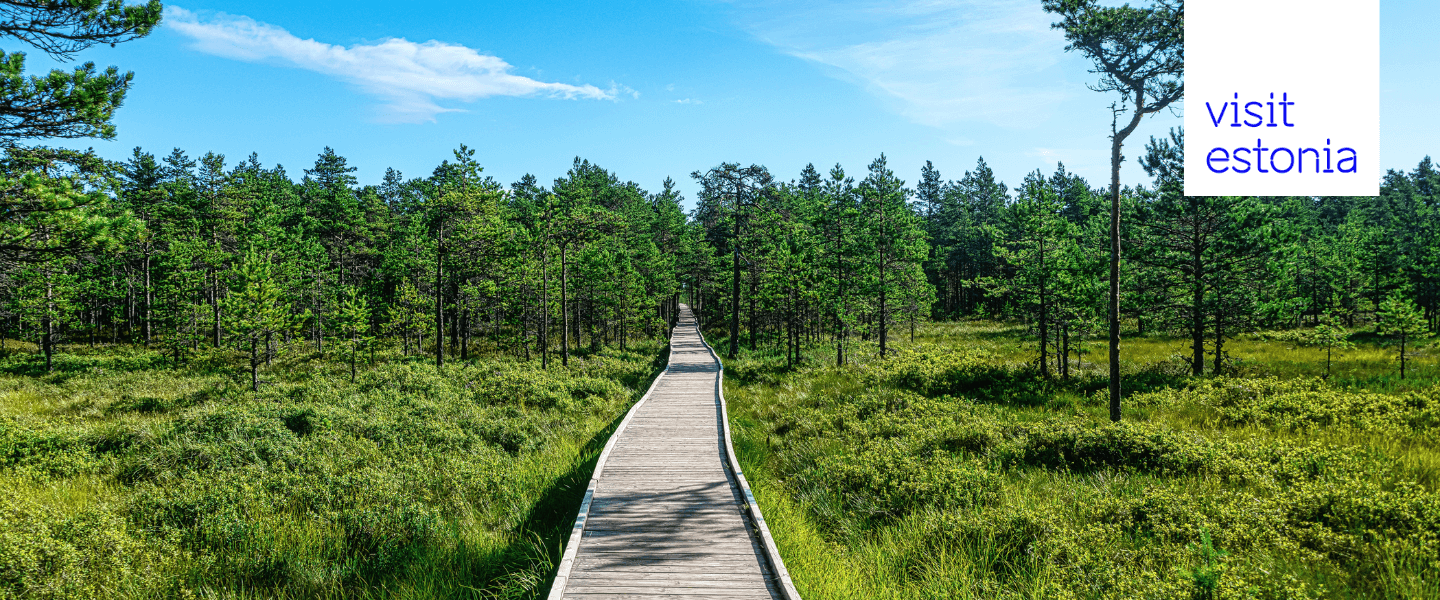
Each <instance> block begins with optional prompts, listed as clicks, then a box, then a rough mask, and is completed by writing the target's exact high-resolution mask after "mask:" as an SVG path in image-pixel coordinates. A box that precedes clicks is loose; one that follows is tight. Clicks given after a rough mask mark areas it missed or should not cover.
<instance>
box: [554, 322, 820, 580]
mask: <svg viewBox="0 0 1440 600" xmlns="http://www.w3.org/2000/svg"><path fill="white" fill-rule="evenodd" d="M721 377H722V369H721V364H720V360H719V358H718V357H717V356H716V355H715V353H714V352H713V351H712V350H711V348H710V347H709V346H707V345H706V344H705V342H704V341H703V340H702V339H701V338H700V330H699V328H698V327H697V326H696V323H695V318H694V315H693V314H692V313H691V312H690V308H689V307H688V306H683V305H682V306H681V308H680V320H679V322H678V323H677V324H676V326H675V330H674V332H673V334H672V335H671V338H670V364H669V366H667V367H666V369H665V372H663V373H661V374H660V376H659V377H657V378H655V382H654V383H652V384H651V386H650V390H649V391H648V392H646V393H645V396H644V397H642V398H641V399H640V401H639V402H637V403H636V404H635V406H634V407H632V408H631V409H630V412H629V413H627V414H626V415H625V418H624V420H622V421H621V423H620V426H619V427H618V428H616V430H615V434H614V435H612V436H611V437H610V441H609V442H608V443H606V445H605V449H604V450H603V451H602V452H601V453H600V458H599V460H598V461H597V462H596V464H595V474H594V476H593V477H592V478H591V479H590V486H589V488H588V489H587V490H586V491H585V499H584V501H583V502H582V503H581V506H580V512H579V514H578V515H577V516H576V518H575V528H574V529H573V530H572V531H571V534H570V540H569V542H567V543H566V545H565V554H564V556H563V557H562V559H561V561H560V568H559V570H558V572H557V573H556V576H555V582H554V584H553V586H552V588H551V591H550V600H560V599H562V598H573V599H587V600H602V599H603V600H612V599H620V598H636V599H641V598H643V599H651V598H685V599H692V600H693V599H698V598H776V599H780V600H799V598H800V596H799V594H797V593H796V592H795V588H794V586H793V585H792V584H791V583H790V576H789V575H788V574H787V573H786V571H785V565H784V563H783V562H782V561H781V560H780V554H779V553H778V552H776V550H775V542H774V540H772V539H771V538H770V532H769V529H768V528H767V527H766V525H765V519H764V518H763V517H762V516H761V514H760V508H759V507H758V506H756V504H755V500H754V497H753V495H752V494H751V493H750V487H749V484H748V483H746V481H745V476H744V474H743V473H742V472H741V470H740V466H739V464H738V463H737V462H736V460H735V453H734V451H733V450H732V447H731V444H730V428H729V426H728V425H727V422H726V418H725V417H726V412H725V399H724V395H723V390H722V388H721Z"/></svg>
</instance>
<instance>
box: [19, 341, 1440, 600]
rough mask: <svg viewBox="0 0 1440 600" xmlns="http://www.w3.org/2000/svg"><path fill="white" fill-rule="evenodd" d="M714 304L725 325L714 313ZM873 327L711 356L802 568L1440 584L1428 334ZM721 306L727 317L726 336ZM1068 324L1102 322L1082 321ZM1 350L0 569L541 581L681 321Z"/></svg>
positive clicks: (265, 589)
mask: <svg viewBox="0 0 1440 600" xmlns="http://www.w3.org/2000/svg"><path fill="white" fill-rule="evenodd" d="M719 333H720V332H715V331H712V332H710V334H709V335H708V336H707V337H709V338H710V341H711V342H712V343H718V344H720V347H723V344H724V343H725V341H726V340H725V338H724V337H723V334H719ZM916 333H917V335H916V339H915V341H914V342H913V343H912V342H910V341H909V340H908V335H897V336H894V337H893V338H892V344H893V345H892V351H893V352H894V353H895V354H894V355H893V356H891V357H889V358H887V359H883V360H882V359H879V358H878V357H876V356H875V352H874V350H875V349H874V347H873V342H852V343H851V344H850V348H849V352H850V356H851V359H852V361H853V362H852V363H851V364H849V365H847V366H845V367H835V366H833V362H834V356H833V348H832V347H829V346H826V345H816V346H811V347H809V348H808V349H807V351H806V353H805V360H804V362H803V363H802V364H800V365H797V366H791V367H787V366H786V363H785V359H784V357H783V353H782V352H780V351H779V350H774V351H767V350H766V348H765V347H763V346H762V347H761V348H760V349H759V350H757V351H753V352H752V351H749V350H748V349H747V348H748V345H747V344H742V345H741V356H740V357H739V358H738V359H736V360H732V361H727V363H726V380H725V385H726V388H725V391H726V397H727V400H728V402H729V403H730V410H731V412H730V414H731V420H732V427H734V433H735V435H736V438H735V442H736V449H737V451H738V452H739V454H740V457H741V460H742V463H743V465H744V468H745V469H746V472H747V475H748V476H749V478H750V479H751V482H752V485H754V486H755V490H756V493H757V495H758V498H759V500H760V502H761V506H762V507H763V509H764V510H765V511H766V518H767V520H768V521H769V522H770V525H771V528H772V531H773V532H774V534H775V536H776V539H777V542H778V544H779V546H780V548H781V552H782V554H783V556H784V559H785V561H786V563H787V566H788V568H789V570H790V572H791V574H792V576H793V577H794V579H795V582H796V585H797V587H798V589H799V590H800V592H801V593H802V594H803V595H804V596H805V597H806V598H817V599H824V598H1434V597H1437V596H1440V587H1437V586H1440V564H1437V548H1440V494H1437V484H1440V453H1437V452H1436V447H1437V443H1440V438H1437V434H1436V432H1437V430H1440V351H1437V350H1440V349H1437V348H1436V346H1435V345H1434V343H1433V342H1431V341H1429V340H1426V341H1422V342H1421V343H1420V345H1419V348H1418V349H1417V350H1416V354H1415V355H1414V356H1413V358H1411V363H1410V368H1409V371H1408V373H1407V377H1406V379H1404V380H1401V379H1399V377H1398V374H1397V369H1396V361H1395V349H1394V348H1393V347H1392V345H1389V344H1385V343H1383V342H1381V341H1379V340H1378V339H1370V338H1367V337H1366V334H1365V333H1364V332H1363V331H1362V332H1360V333H1356V334H1354V336H1353V337H1354V338H1355V339H1356V340H1357V343H1356V345H1355V347H1354V348H1352V349H1348V350H1343V351H1336V352H1335V353H1334V358H1333V365H1332V375H1331V376H1330V378H1329V379H1328V380H1325V379H1322V377H1321V376H1322V375H1323V374H1324V354H1323V350H1321V349H1318V348H1316V347H1313V346H1308V345H1305V344H1303V343H1301V342H1300V341H1297V340H1302V339H1303V336H1301V335H1300V334H1297V333H1296V332H1279V333H1260V334H1254V335H1247V336H1242V337H1240V338H1238V339H1236V340H1234V341H1233V342H1232V343H1231V353H1232V355H1231V359H1232V360H1231V362H1232V364H1233V365H1234V367H1233V369H1234V371H1235V372H1234V373H1233V375H1232V376H1227V377H1212V376H1209V375H1207V376H1204V377H1199V378H1196V377H1192V376H1191V375H1189V371H1188V368H1189V365H1188V363H1185V362H1184V361H1183V357H1182V356H1180V355H1181V354H1183V353H1184V352H1185V350H1186V346H1185V344H1186V343H1187V342H1186V341H1185V340H1179V339H1172V338H1165V337H1131V338H1127V340H1126V342H1125V346H1124V348H1125V351H1126V354H1125V355H1124V358H1125V362H1124V363H1122V366H1123V367H1124V373H1125V388H1126V398H1125V419H1124V421H1122V422H1121V423H1119V424H1113V423H1111V422H1110V421H1109V419H1108V416H1107V413H1106V406H1105V401H1104V394H1105V379H1104V367H1105V365H1104V364H1103V363H1100V364H1097V363H1095V362H1092V360H1095V359H1103V357H1104V352H1103V347H1102V346H1101V345H1100V343H1098V342H1089V344H1091V345H1093V346H1094V351H1093V352H1090V353H1088V354H1085V353H1082V354H1080V356H1081V360H1079V361H1074V360H1072V364H1071V372H1070V377H1069V378H1068V379H1066V378H1062V377H1060V376H1058V375H1056V376H1052V378H1051V379H1049V380H1046V379H1044V378H1041V377H1040V376H1039V374H1038V372H1036V371H1035V369H1034V364H1033V362H1032V361H1033V358H1034V356H1033V355H1034V346H1035V343H1034V340H1033V336H1031V335H1030V333H1029V332H1028V330H1027V329H1026V327H1025V326H1022V325H1013V324H1003V323H996V322H990V321H959V322H948V323H930V324H921V325H920V326H919V327H918V329H917V332H916ZM717 334H719V335H717ZM1082 349H1083V347H1082ZM63 350H64V352H62V353H60V354H58V355H57V358H56V362H55V365H54V370H53V372H52V373H49V374H46V373H45V371H44V366H43V358H42V357H40V356H38V355H37V354H36V353H35V351H34V349H33V347H27V346H25V345H24V344H21V343H18V342H15V341H13V340H12V341H10V342H8V343H7V351H6V352H7V354H6V356H5V357H4V359H3V361H0V411H3V412H0V460H3V472H0V500H3V504H0V508H3V512H0V519H3V520H4V523H3V524H4V526H3V527H0V597H7V598H12V597H13V598H97V597H107V598H341V597H346V598H351V597H355V598H433V597H445V598H535V597H543V594H544V593H545V592H547V591H548V586H549V583H550V578H551V577H552V576H553V573H554V567H555V564H556V562H557V560H558V557H559V554H560V551H561V548H562V547H563V543H564V535H565V533H566V532H568V529H569V525H570V522H571V520H572V519H573V518H574V510H575V507H576V506H577V505H578V503H579V498H580V495H581V494H582V493H583V490H584V485H585V482H586V481H587V480H588V479H589V476H590V472H591V470H592V469H593V467H594V460H595V457H596V456H597V455H598V452H599V450H600V449H601V447H603V445H604V442H605V440H606V439H607V436H608V435H609V433H610V431H611V430H612V428H613V427H614V425H615V424H616V423H617V421H618V418H619V417H620V416H621V415H623V413H624V411H625V410H626V409H627V408H628V407H629V406H630V404H631V403H632V402H633V401H634V400H636V399H637V398H638V396H639V394H640V393H641V391H643V390H644V388H645V387H646V386H647V385H648V383H649V381H650V379H651V378H652V377H653V376H655V375H656V374H657V373H658V372H659V370H661V369H663V365H664V356H665V347H664V346H663V345H661V344H659V343H658V342H650V343H645V344H641V345H639V346H635V347H632V348H630V349H629V350H627V351H619V350H616V349H606V350H601V351H599V352H596V353H593V354H592V353H581V354H580V355H577V356H575V357H572V358H573V360H572V362H571V365H570V366H569V367H561V366H559V365H552V366H551V368H550V370H542V369H540V366H539V364H538V361H532V362H525V361H521V360H517V359H513V358H506V357H499V356H485V357H481V358H477V359H474V360H472V361H470V362H462V363H459V364H453V365H449V366H446V367H443V368H442V369H441V370H439V371H437V370H436V368H435V366H434V365H433V364H431V363H430V362H428V358H426V357H405V356H402V355H401V353H400V352H398V351H381V352H379V354H378V356H377V357H376V358H375V360H374V362H373V363H369V361H365V360H362V361H361V363H360V368H359V372H358V375H357V376H356V378H355V380H354V381H353V382H352V381H351V380H350V373H349V364H348V363H346V362H345V361H343V360H336V359H334V358H333V357H332V358H331V359H325V358H322V357H321V356H320V355H317V354H314V353H308V354H307V353H304V352H295V353H291V356H290V357H288V358H285V359H282V361H281V362H279V363H277V364H275V365H273V366H272V367H271V368H270V369H269V370H268V371H266V373H268V375H267V378H266V379H265V380H264V381H263V384H264V385H262V386H261V389H260V391H259V392H251V391H250V390H249V383H250V381H249V379H248V372H247V371H246V370H245V369H243V368H240V369H237V368H236V367H235V366H234V365H235V360H234V359H235V357H234V356H229V355H226V354H224V353H222V352H220V351H216V352H214V353H209V354H204V353H202V354H200V355H197V356H194V357H192V359H191V360H189V361H186V362H185V363H184V364H174V363H173V362H172V361H171V360H170V359H169V358H167V357H165V356H162V355H160V354H157V353H155V352H151V351H146V350H143V349H141V348H136V347H129V346H99V347H95V348H90V347H87V346H74V347H64V348H63Z"/></svg>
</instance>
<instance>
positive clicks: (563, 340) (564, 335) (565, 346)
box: [560, 244, 570, 367]
mask: <svg viewBox="0 0 1440 600" xmlns="http://www.w3.org/2000/svg"><path fill="white" fill-rule="evenodd" d="M565 250H566V248H565V244H561V245H560V317H561V319H562V321H563V322H562V323H561V324H560V325H561V326H560V347H561V349H562V351H561V353H560V364H561V366H566V367H568V366H570V312H569V311H568V310H566V306H565V304H566V302H567V300H568V299H567V298H566V285H567V284H568V283H569V281H568V278H567V277H566V268H565V267H566V264H565V259H566V256H565Z"/></svg>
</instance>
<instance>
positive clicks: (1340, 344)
mask: <svg viewBox="0 0 1440 600" xmlns="http://www.w3.org/2000/svg"><path fill="white" fill-rule="evenodd" d="M1336 304H1338V303H1336ZM1342 314H1343V311H1342V310H1340V309H1337V308H1332V309H1330V310H1328V311H1326V312H1325V314H1324V315H1323V316H1321V317H1320V323H1319V324H1318V325H1316V326H1315V330H1314V331H1312V332H1311V333H1310V339H1309V341H1310V343H1311V344H1314V345H1316V346H1320V347H1322V348H1325V379H1329V378H1330V362H1331V360H1330V359H1331V356H1332V355H1333V353H1334V352H1335V350H1336V349H1337V348H1338V349H1341V350H1346V349H1350V348H1354V347H1355V344H1353V343H1351V342H1350V332H1349V331H1346V330H1345V326H1344V324H1342V323H1341V321H1342V318H1341V315H1342Z"/></svg>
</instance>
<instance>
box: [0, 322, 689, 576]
mask: <svg viewBox="0 0 1440 600" xmlns="http://www.w3.org/2000/svg"><path fill="white" fill-rule="evenodd" d="M19 346H20V345H19V344H16V343H15V342H14V341H13V340H12V341H10V342H9V343H8V344H7V347H8V348H9V352H8V353H6V356H4V357H0V548H4V550H0V573H10V574H12V575H14V576H15V577H13V578H11V579H3V580H0V597H11V596H18V597H44V598H87V599H88V598H160V597H165V598H172V597H174V598H247V599H248V598H257V599H258V598H416V599H419V598H437V597H445V598H530V597H536V596H537V595H540V594H542V593H543V592H544V591H545V589H546V587H547V586H548V585H549V577H550V576H551V575H552V574H553V572H554V566H555V564H556V562H558V560H559V554H560V552H561V550H562V548H563V542H564V535H565V534H566V533H568V531H569V525H570V522H571V519H573V518H574V509H575V506H576V505H577V504H578V501H579V495H580V494H582V493H583V491H584V487H585V482H586V481H587V480H588V478H589V475H590V470H591V469H592V468H593V465H594V460H595V458H596V456H597V455H598V453H599V450H600V448H601V447H602V446H603V443H604V440H605V438H606V436H608V434H609V431H610V428H612V427H613V426H614V424H615V422H616V420H617V417H618V416H619V415H621V414H623V412H624V410H625V409H626V408H627V407H628V406H629V404H630V403H631V402H633V401H634V400H635V399H636V398H637V397H638V395H639V393H640V391H641V390H643V389H645V387H646V386H647V385H648V384H649V381H650V378H651V377H653V376H654V375H655V373H656V372H657V369H658V368H659V366H660V364H661V363H660V362H659V360H660V359H663V354H664V347H663V345H661V344H659V343H656V342H645V343H640V344H634V345H632V347H631V348H630V349H629V350H628V351H619V350H615V349H606V350H602V351H600V352H599V353H598V354H592V353H590V352H585V351H582V352H579V353H577V354H576V355H575V356H573V357H572V366H571V367H570V368H569V369H564V368H561V367H559V366H558V365H555V366H553V367H552V369H551V370H550V371H548V372H542V371H540V370H539V368H538V360H537V361H535V362H533V363H531V364H529V365H527V364H524V363H523V361H518V360H517V359H514V358H513V357H507V356H494V355H491V356H485V357H482V358H479V359H477V360H473V361H470V362H468V363H467V362H463V361H458V360H454V359H452V360H451V361H450V364H448V365H447V366H446V367H445V369H444V370H443V371H442V372H437V371H436V369H435V367H434V366H433V363H431V362H430V361H431V359H430V358H429V357H425V356H412V357H403V356H401V355H400V352H399V351H398V350H396V349H393V348H390V349H383V350H382V351H380V352H378V353H377V362H376V364H374V365H371V364H368V363H369V360H368V359H369V357H368V356H366V357H363V358H362V360H361V369H360V370H361V374H360V375H361V376H360V378H359V380H358V381H357V382H355V383H351V382H350V373H349V364H348V362H347V361H346V360H344V359H343V358H342V357H338V356H335V355H330V356H320V355H317V354H315V353H314V351H313V347H309V348H307V347H305V346H303V345H296V346H294V347H291V348H289V349H288V352H285V353H282V354H281V355H280V357H279V359H278V360H277V361H276V362H275V364H274V365H272V366H270V367H268V368H265V369H263V370H262V372H261V378H262V380H263V381H264V385H263V386H262V389H261V391H260V393H258V394H255V393H252V392H250V391H249V389H248V387H249V376H248V372H246V371H245V370H244V369H243V368H241V365H242V364H243V363H242V361H240V360H239V358H240V357H239V355H238V354H236V353H232V352H230V351H228V350H224V349H222V350H205V349H202V351H201V352H199V353H197V354H195V355H194V356H192V357H190V359H189V360H188V361H186V362H183V363H179V364H176V363H174V361H172V360H171V359H170V358H169V357H166V356H163V355H160V354H159V353H157V352H154V351H147V350H144V349H141V348H134V347H127V346H118V347H106V346H101V347H97V348H93V349H92V348H89V347H87V346H65V347H62V348H60V352H59V353H58V354H57V355H56V360H55V368H54V371H53V372H50V373H46V372H44V368H43V359H42V358H41V357H39V356H37V355H36V354H34V352H33V350H34V349H33V348H24V349H20V350H17V347H19ZM346 358H348V357H346ZM486 386H491V387H486ZM487 390H488V391H487ZM47 557H48V558H47Z"/></svg>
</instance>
